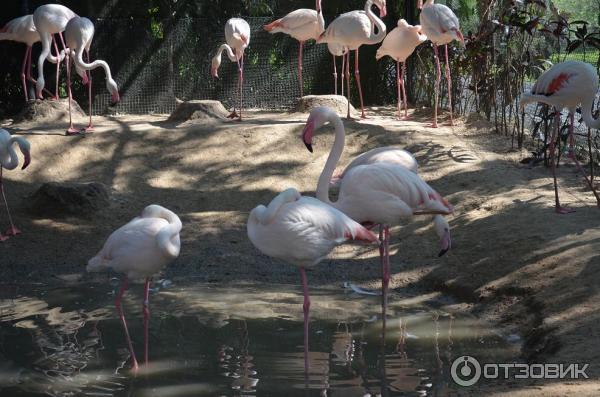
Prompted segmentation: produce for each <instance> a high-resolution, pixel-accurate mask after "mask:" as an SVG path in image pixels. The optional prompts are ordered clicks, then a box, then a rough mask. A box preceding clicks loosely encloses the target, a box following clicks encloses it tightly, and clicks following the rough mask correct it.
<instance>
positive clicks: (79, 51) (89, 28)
mask: <svg viewBox="0 0 600 397" xmlns="http://www.w3.org/2000/svg"><path fill="white" fill-rule="evenodd" d="M93 38H94V24H93V23H92V21H90V20H89V19H87V18H82V17H78V16H75V17H73V18H71V19H70V20H69V22H68V23H67V26H66V27H65V40H66V44H67V47H68V50H66V51H65V52H66V54H67V62H66V63H67V90H68V93H69V128H68V129H67V135H72V134H77V133H79V132H80V131H79V130H78V129H75V128H74V127H73V120H72V118H71V100H72V94H71V57H72V58H73V62H74V63H75V68H76V69H77V73H78V74H79V75H80V76H81V78H82V79H83V81H84V84H87V86H88V113H89V117H90V120H89V123H88V126H87V127H86V128H85V129H84V131H85V132H92V131H94V125H93V123H92V74H91V73H90V74H89V76H88V71H91V70H94V69H96V68H99V67H101V68H102V69H104V73H105V74H106V89H107V90H108V92H110V94H111V98H112V105H115V104H116V103H118V102H119V100H120V96H119V88H118V86H117V83H116V82H115V81H114V80H113V78H112V74H111V72H110V67H109V66H108V64H107V63H106V62H105V61H103V60H100V59H98V60H96V61H94V62H92V63H89V62H90V46H91V45H92V39H93ZM84 51H85V53H86V58H87V63H86V62H84V61H83V52H84Z"/></svg>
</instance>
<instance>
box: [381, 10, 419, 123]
mask: <svg viewBox="0 0 600 397" xmlns="http://www.w3.org/2000/svg"><path fill="white" fill-rule="evenodd" d="M426 40H427V36H425V35H424V34H422V33H421V26H420V25H416V26H412V25H409V24H408V22H406V21H405V20H404V19H400V20H399V21H398V26H397V27H395V28H394V29H392V31H390V32H389V33H388V34H387V36H385V39H384V40H383V43H381V47H379V49H378V50H377V54H376V55H375V58H376V59H381V58H382V57H384V56H386V55H387V56H389V57H390V58H392V59H393V60H394V61H396V83H397V85H398V118H399V119H400V118H401V117H402V115H401V111H400V100H401V95H400V91H402V98H403V99H402V101H403V102H404V119H407V118H408V99H407V97H406V89H405V88H404V79H405V76H406V59H407V58H408V57H409V56H410V55H411V54H412V53H413V52H414V51H415V48H417V46H418V45H419V44H421V43H423V42H425V41H426ZM400 64H402V68H400Z"/></svg>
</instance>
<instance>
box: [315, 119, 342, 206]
mask: <svg viewBox="0 0 600 397" xmlns="http://www.w3.org/2000/svg"><path fill="white" fill-rule="evenodd" d="M327 121H329V122H331V124H333V126H334V128H335V141H334V142H333V147H332V148H331V152H329V156H328V157H327V162H325V167H323V171H322V172H321V176H320V177H319V182H318V183H317V198H318V199H319V200H321V201H322V202H324V203H327V204H330V205H331V204H332V202H331V200H330V199H329V184H330V181H331V178H332V177H333V172H334V171H335V166H336V165H337V163H338V161H339V160H340V157H341V156H342V152H343V151H344V145H345V144H346V131H345V130H344V124H343V123H342V120H341V119H340V118H339V117H337V115H335V114H331V115H329V117H328V118H327Z"/></svg>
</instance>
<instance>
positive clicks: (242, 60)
mask: <svg viewBox="0 0 600 397" xmlns="http://www.w3.org/2000/svg"><path fill="white" fill-rule="evenodd" d="M243 97H244V54H242V57H241V58H240V118H239V121H242V102H243Z"/></svg>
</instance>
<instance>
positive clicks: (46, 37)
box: [35, 32, 52, 99]
mask: <svg viewBox="0 0 600 397" xmlns="http://www.w3.org/2000/svg"><path fill="white" fill-rule="evenodd" d="M39 33H40V39H41V40H42V52H41V53H40V56H39V58H38V80H37V83H36V87H35V90H36V93H35V94H36V95H37V97H38V98H39V99H44V97H43V96H42V89H43V88H44V83H45V81H44V61H45V60H46V58H47V57H48V54H50V43H51V42H52V36H51V35H50V34H49V33H46V32H39Z"/></svg>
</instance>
